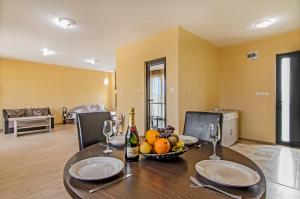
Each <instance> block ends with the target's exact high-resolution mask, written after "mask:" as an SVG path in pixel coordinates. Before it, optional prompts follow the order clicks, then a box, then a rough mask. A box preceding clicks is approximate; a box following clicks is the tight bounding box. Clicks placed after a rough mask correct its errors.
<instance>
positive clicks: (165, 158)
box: [141, 146, 189, 161]
mask: <svg viewBox="0 0 300 199" xmlns="http://www.w3.org/2000/svg"><path fill="white" fill-rule="evenodd" d="M188 150H189V148H188V147H186V146H185V147H184V148H183V149H182V150H180V151H172V152H168V153H164V154H157V153H148V154H145V153H141V155H143V156H145V157H146V158H147V159H150V160H158V161H169V160H174V159H176V158H178V157H179V156H180V155H181V154H183V153H185V152H187V151H188Z"/></svg>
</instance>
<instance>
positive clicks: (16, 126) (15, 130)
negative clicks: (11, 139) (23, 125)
mask: <svg viewBox="0 0 300 199" xmlns="http://www.w3.org/2000/svg"><path fill="white" fill-rule="evenodd" d="M14 134H15V136H16V137H17V136H18V125H17V120H14Z"/></svg>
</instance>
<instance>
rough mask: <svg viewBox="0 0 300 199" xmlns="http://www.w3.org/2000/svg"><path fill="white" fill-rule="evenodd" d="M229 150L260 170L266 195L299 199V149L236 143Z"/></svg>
mask: <svg viewBox="0 0 300 199" xmlns="http://www.w3.org/2000/svg"><path fill="white" fill-rule="evenodd" d="M231 149H233V150H236V151H237V152H239V153H242V154H244V155H246V156H247V157H249V158H250V159H251V160H253V161H254V162H255V163H256V164H257V165H258V166H259V167H260V168H261V169H262V171H263V172H264V174H265V177H266V180H267V187H268V188H267V190H268V192H267V195H268V194H269V195H270V194H271V195H272V196H273V195H274V197H276V198H300V149H297V148H290V147H285V146H280V145H262V144H251V143H237V144H235V145H233V146H231ZM283 193H284V194H285V195H283ZM287 196H289V197H287ZM267 198H273V197H270V196H269V197H267Z"/></svg>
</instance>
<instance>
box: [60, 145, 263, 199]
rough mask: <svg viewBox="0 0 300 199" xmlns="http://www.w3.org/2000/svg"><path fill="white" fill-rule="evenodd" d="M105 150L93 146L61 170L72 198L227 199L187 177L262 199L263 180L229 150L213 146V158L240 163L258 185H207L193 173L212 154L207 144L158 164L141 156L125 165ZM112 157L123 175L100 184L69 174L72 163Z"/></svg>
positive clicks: (118, 154)
mask: <svg viewBox="0 0 300 199" xmlns="http://www.w3.org/2000/svg"><path fill="white" fill-rule="evenodd" d="M104 149H105V147H104V146H101V145H100V144H94V145H92V146H89V147H87V148H85V149H84V150H82V151H79V152H78V153H76V154H75V155H73V156H72V157H71V158H70V159H69V161H68V162H67V163H66V165H65V168H64V174H63V175H64V176H63V178H64V185H65V188H66V190H67V191H68V193H69V194H70V195H71V197H72V198H84V199H86V198H128V199H139V198H141V199H148V198H149V199H150V198H151V199H152V198H153V199H166V198H171V199H179V198H186V199H188V198H199V199H219V198H230V197H228V196H226V195H224V194H222V193H219V192H216V191H214V190H211V189H209V188H202V187H191V186H190V185H191V184H192V182H191V181H190V176H194V177H196V178H197V179H198V180H199V181H200V182H202V183H204V184H210V185H213V186H215V187H218V188H220V189H223V190H224V191H227V192H230V193H232V194H236V195H240V196H242V198H245V199H246V198H265V194H266V180H265V176H264V174H263V173H262V171H261V169H260V168H259V167H258V166H257V165H256V164H255V163H254V162H252V161H251V160H250V159H248V158H247V157H245V156H244V155H242V154H240V153H238V152H235V151H233V150H231V149H229V148H226V147H222V146H217V155H218V156H220V157H221V159H222V160H228V161H232V162H236V163H240V164H242V165H245V166H247V167H250V168H252V169H253V170H255V171H257V172H258V173H259V175H260V181H259V183H258V184H256V185H253V186H250V187H247V188H234V187H227V186H222V185H217V184H215V183H213V182H210V181H208V180H206V179H204V178H203V177H201V176H200V175H199V174H197V172H196V170H195V164H196V163H197V162H199V161H201V160H206V159H208V156H209V155H211V153H212V146H211V145H210V144H208V145H204V146H203V147H201V148H198V147H191V148H190V149H189V150H188V151H187V152H186V153H184V154H183V155H181V156H180V157H179V158H178V159H176V160H174V161H167V162H160V161H155V160H148V159H146V158H145V157H143V156H142V155H140V159H139V161H138V162H126V161H125V158H124V150H123V149H121V150H114V151H113V152H112V153H110V154H104V153H102V151H103V150H104ZM97 156H103V157H115V158H118V159H120V160H122V161H124V169H123V172H122V173H120V174H119V175H117V176H115V177H113V178H112V179H108V180H104V181H95V182H88V181H81V180H77V179H75V178H73V177H71V175H70V174H69V169H70V167H71V166H72V165H73V164H75V163H76V162H78V161H80V160H83V159H86V158H90V157H97ZM128 173H131V174H133V175H132V176H131V177H128V178H126V179H125V180H122V181H119V182H116V183H114V184H111V185H110V186H107V187H105V188H103V189H100V190H98V191H96V192H94V193H89V190H90V189H93V188H95V187H97V186H100V185H103V184H105V183H108V182H110V181H112V180H114V179H118V178H121V177H122V176H124V174H128Z"/></svg>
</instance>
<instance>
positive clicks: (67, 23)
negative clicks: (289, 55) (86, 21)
mask: <svg viewBox="0 0 300 199" xmlns="http://www.w3.org/2000/svg"><path fill="white" fill-rule="evenodd" d="M54 22H55V24H56V25H58V26H60V27H62V28H65V29H68V28H72V27H73V26H74V25H75V21H74V20H72V19H69V18H65V17H61V18H57V19H55V21H54Z"/></svg>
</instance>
